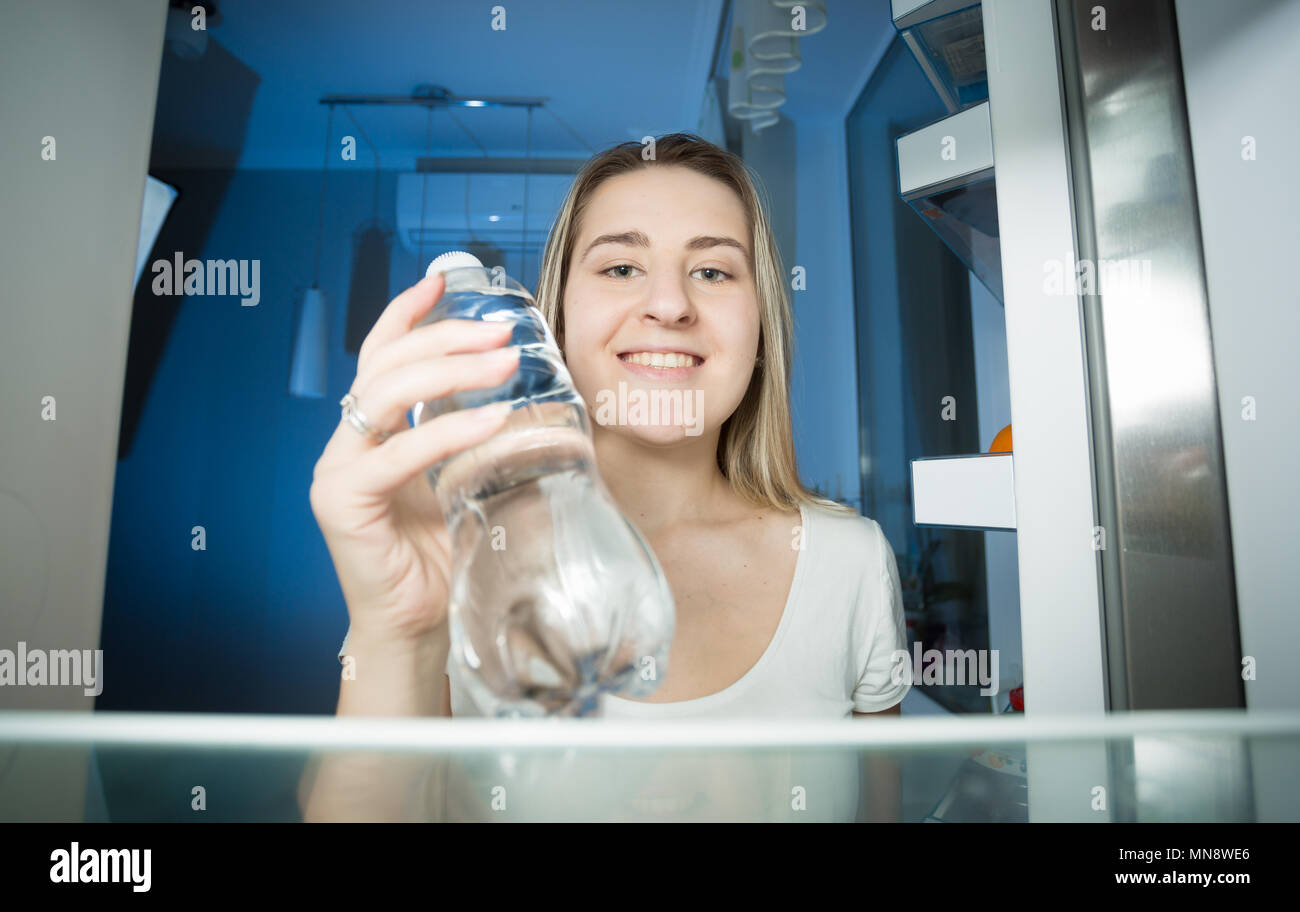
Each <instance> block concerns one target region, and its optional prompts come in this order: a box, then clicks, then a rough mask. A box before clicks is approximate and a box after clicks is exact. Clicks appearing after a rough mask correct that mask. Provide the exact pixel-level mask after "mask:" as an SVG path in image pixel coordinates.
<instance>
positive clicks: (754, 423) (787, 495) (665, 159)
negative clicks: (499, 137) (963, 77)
mask: <svg viewBox="0 0 1300 912" xmlns="http://www.w3.org/2000/svg"><path fill="white" fill-rule="evenodd" d="M647 148H649V147H646V146H642V145H641V143H639V142H635V141H628V142H624V143H620V144H619V145H617V146H614V147H612V148H609V149H606V150H605V151H603V152H600V153H598V154H596V155H595V156H593V157H592V158H591V159H590V160H588V161H587V163H586V164H585V165H584V166H583V168H582V170H581V171H580V172H579V173H578V176H577V177H576V178H575V179H574V181H573V184H572V186H571V187H570V188H569V192H568V195H567V196H566V197H565V200H564V205H563V206H561V207H560V212H559V215H558V216H557V217H556V219H555V223H554V224H553V225H552V226H551V231H550V235H549V237H548V238H547V241H546V252H545V254H544V256H543V258H542V267H541V271H540V274H539V275H538V282H537V306H538V307H539V308H540V309H541V311H542V314H543V315H544V316H545V317H546V320H547V322H548V323H549V324H550V326H551V330H552V332H554V333H555V338H556V340H557V341H558V342H559V344H560V348H561V350H563V348H564V307H563V301H564V289H565V285H566V283H567V280H568V276H569V260H570V259H571V258H572V256H573V247H574V244H575V243H576V242H577V239H578V231H579V227H580V223H581V220H582V216H583V214H584V212H585V211H586V208H587V205H588V203H589V202H590V200H591V197H592V195H593V194H594V193H595V191H596V189H597V188H598V187H599V186H600V185H601V184H602V183H604V182H605V181H606V180H608V179H609V178H611V177H614V176H616V175H619V174H626V173H628V172H632V171H638V170H640V169H643V168H649V167H656V166H658V167H662V166H667V165H677V166H681V167H685V168H690V169H691V170H692V171H695V172H697V173H699V174H703V175H704V176H706V177H711V178H714V179H715V180H719V181H722V183H724V184H725V185H726V186H728V187H730V188H731V189H732V190H733V191H734V192H735V194H736V196H737V197H738V198H739V199H740V202H741V204H742V205H743V206H744V207H745V214H746V219H747V222H748V226H749V233H750V241H751V243H750V250H751V251H753V252H752V254H751V262H750V264H749V265H750V269H751V270H752V273H753V275H754V282H755V285H756V288H757V291H758V313H759V336H758V359H757V362H756V364H755V367H754V375H753V377H752V378H751V380H750V384H749V389H747V390H746V391H745V396H744V398H743V399H742V400H741V402H740V405H739V406H737V408H736V411H735V412H733V413H732V414H731V415H730V416H729V417H728V418H727V420H726V421H725V422H724V423H723V425H722V433H721V436H720V437H719V439H718V468H719V469H721V471H722V474H723V476H724V477H725V478H726V479H727V481H728V482H730V484H731V487H732V489H733V490H734V491H735V492H736V493H737V494H739V495H740V496H741V497H743V498H744V499H745V500H747V501H748V502H750V503H752V504H755V505H756V506H761V507H772V508H776V509H779V510H792V509H795V508H797V507H798V506H799V505H800V504H801V503H809V504H819V505H821V506H823V507H829V508H831V509H841V510H851V509H852V508H850V507H846V506H844V505H843V504H839V503H836V502H835V501H832V500H828V499H826V498H823V497H818V496H817V495H815V494H813V493H812V492H811V491H809V490H808V489H807V488H805V487H804V486H803V483H802V482H800V481H799V473H798V470H797V468H796V465H795V454H794V431H793V429H792V427H791V423H790V362H791V345H792V341H791V336H792V334H793V322H794V321H793V317H792V315H791V309H790V297H789V294H788V292H787V291H786V287H785V282H784V276H785V268H784V267H783V266H782V264H781V254H780V252H779V251H778V250H777V247H776V241H775V240H774V238H773V236H772V227H771V225H770V224H769V222H768V219H767V213H766V211H765V208H764V205H763V203H762V201H761V200H760V198H759V192H758V190H757V187H758V186H761V184H760V183H759V182H758V181H757V178H756V177H755V176H754V175H753V174H752V173H751V172H750V170H749V168H748V166H746V164H745V163H744V161H742V160H741V159H740V158H739V157H737V156H736V155H733V154H732V153H730V152H728V151H727V150H725V149H720V148H718V147H717V146H715V145H714V144H713V143H710V142H708V141H707V140H704V139H701V138H700V137H698V136H695V135H693V134H690V133H671V134H668V135H666V136H662V137H659V138H658V139H656V140H655V142H654V146H653V150H654V154H653V157H652V158H649V159H647V158H645V157H643V154H642V153H643V150H645V149H647Z"/></svg>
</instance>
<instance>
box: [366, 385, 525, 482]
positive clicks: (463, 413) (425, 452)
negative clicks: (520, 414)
mask: <svg viewBox="0 0 1300 912" xmlns="http://www.w3.org/2000/svg"><path fill="white" fill-rule="evenodd" d="M510 406H511V404H510V403H508V402H494V403H492V404H491V405H485V406H483V407H481V408H476V409H461V410H460V411H457V412H449V413H448V414H446V415H440V416H439V417H437V418H435V419H433V420H432V421H428V422H425V423H424V424H421V425H419V426H418V427H413V428H411V429H410V430H408V431H403V432H402V433H400V434H394V435H393V436H392V437H390V438H389V439H388V440H387V441H386V442H385V443H384V444H383V445H382V446H379V447H376V448H375V449H373V450H371V451H370V452H368V453H365V454H363V455H362V456H361V458H360V459H358V460H357V461H356V463H355V464H354V465H353V466H351V467H349V471H351V472H355V475H353V476H352V479H351V485H352V488H353V490H354V491H356V493H357V494H359V495H361V496H363V497H386V496H388V495H390V494H392V492H393V491H395V490H397V489H398V488H400V487H401V486H402V485H404V484H406V483H407V482H408V481H410V480H411V479H412V478H414V477H415V476H416V475H418V474H420V473H421V472H423V471H425V470H426V469H428V468H429V467H430V466H432V465H435V464H436V463H439V462H441V461H442V460H444V459H446V458H448V457H449V456H454V455H455V454H457V453H459V452H462V451H463V450H467V449H469V448H470V447H472V446H476V445H477V444H480V443H482V442H483V441H484V440H487V439H488V438H489V437H491V436H492V435H493V434H495V433H496V432H497V431H498V430H499V429H500V428H501V426H502V425H503V424H504V423H505V421H506V417H507V416H508V415H509V414H510V411H511V407H510Z"/></svg>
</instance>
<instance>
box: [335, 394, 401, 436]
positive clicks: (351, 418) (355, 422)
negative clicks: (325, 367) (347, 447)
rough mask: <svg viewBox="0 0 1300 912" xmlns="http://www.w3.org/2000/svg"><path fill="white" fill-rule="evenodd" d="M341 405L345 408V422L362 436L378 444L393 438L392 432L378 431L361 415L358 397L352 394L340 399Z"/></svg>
mask: <svg viewBox="0 0 1300 912" xmlns="http://www.w3.org/2000/svg"><path fill="white" fill-rule="evenodd" d="M339 405H341V406H342V407H343V420H344V421H346V422H347V423H348V424H350V425H352V427H353V428H355V429H356V431H357V433H358V434H360V435H361V436H363V437H367V438H369V439H370V440H373V441H375V442H376V443H383V442H384V441H385V440H387V439H388V438H389V437H392V436H393V432H392V431H377V430H375V429H374V428H373V427H371V426H370V422H369V421H367V420H366V416H365V415H363V414H361V411H360V410H359V409H358V408H357V397H356V396H354V395H352V394H351V393H348V394H347V395H346V396H344V397H343V398H342V399H340V400H339Z"/></svg>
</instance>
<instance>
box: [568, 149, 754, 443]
mask: <svg viewBox="0 0 1300 912" xmlns="http://www.w3.org/2000/svg"><path fill="white" fill-rule="evenodd" d="M749 244H750V237H749V229H748V223H747V220H746V218H745V209H744V206H743V205H742V204H741V202H740V199H739V198H738V197H737V196H736V194H735V193H734V192H733V191H732V190H731V189H730V188H729V187H727V186H726V185H725V184H723V183H721V182H720V181H717V180H714V179H713V178H709V177H705V176H704V175H702V174H699V173H697V172H695V171H692V170H690V169H689V168H685V167H679V166H652V167H649V168H643V169H641V170H638V171H634V172H631V173H628V174H620V175H618V176H617V177H612V178H609V179H608V180H606V181H605V182H604V183H602V184H601V185H600V187H599V188H598V189H597V190H596V192H595V193H594V194H593V195H592V197H591V199H590V200H589V202H588V206H587V210H586V212H585V213H584V215H583V218H582V224H581V226H580V231H579V233H578V237H577V241H576V243H575V244H574V247H573V254H572V259H571V260H570V261H569V276H568V282H567V287H566V288H565V293H564V349H565V359H566V361H567V363H568V366H569V371H570V372H571V373H572V374H573V379H574V382H575V383H576V384H577V387H578V392H579V393H581V394H582V397H583V399H584V400H586V402H587V407H588V408H589V409H590V410H591V413H592V417H593V419H594V423H595V424H596V425H598V426H601V427H605V428H607V429H609V430H611V431H613V432H615V433H618V434H624V435H629V436H632V437H634V438H636V439H637V440H639V441H641V442H643V443H647V444H651V445H660V446H663V445H671V444H675V443H679V442H681V441H683V440H685V439H688V438H691V437H697V436H700V435H705V436H707V435H709V434H711V433H713V432H715V431H717V430H718V429H719V428H720V427H721V426H722V423H723V422H724V421H726V419H727V418H729V417H730V416H731V414H732V412H734V411H735V410H736V407H737V406H738V405H739V404H740V402H741V400H742V399H743V398H744V395H745V391H746V389H748V387H749V381H750V378H751V376H752V375H753V372H754V365H755V359H756V357H757V355H758V337H759V315H758V294H757V290H756V286H755V283H754V276H753V273H752V271H751V269H750V266H749V263H750V250H749Z"/></svg>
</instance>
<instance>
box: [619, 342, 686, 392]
mask: <svg viewBox="0 0 1300 912" xmlns="http://www.w3.org/2000/svg"><path fill="white" fill-rule="evenodd" d="M632 352H661V353H663V354H667V353H669V352H676V353H677V354H681V355H690V356H691V357H693V358H694V359H695V360H696V363H695V364H692V365H691V366H690V367H647V366H646V365H644V364H633V363H632V362H631V361H624V360H623V355H627V354H631V353H632ZM616 357H617V358H618V363H619V364H621V365H623V368H624V369H625V370H627V372H628V373H630V374H635V375H636V376H638V377H644V378H646V379H647V380H660V381H667V382H670V383H671V382H673V381H677V380H685V379H687V378H688V377H690V376H691V375H692V374H693V373H695V371H697V370H699V369H700V368H701V367H703V366H704V361H705V358H704V356H703V355H701V354H700V353H699V352H696V351H692V350H691V349H689V348H682V347H681V346H680V345H643V346H639V347H637V348H629V349H626V350H624V351H621V352H619V353H618V354H617V355H616Z"/></svg>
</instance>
